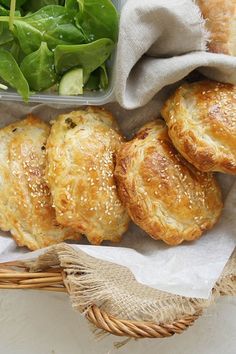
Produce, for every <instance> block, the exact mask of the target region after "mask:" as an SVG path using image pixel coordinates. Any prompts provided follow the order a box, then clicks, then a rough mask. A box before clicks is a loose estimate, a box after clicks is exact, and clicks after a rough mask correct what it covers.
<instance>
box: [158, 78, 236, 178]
mask: <svg viewBox="0 0 236 354" xmlns="http://www.w3.org/2000/svg"><path fill="white" fill-rule="evenodd" d="M161 113H162V116H163V117H164V119H165V121H166V123H167V126H168V133H169V136H170V138H171V140H172V142H173V144H174V145H175V147H176V149H177V150H178V151H179V152H180V153H181V154H182V155H183V156H184V157H185V158H186V159H187V160H188V161H189V162H190V163H192V164H193V165H194V166H195V167H196V168H198V169H199V170H200V171H205V172H208V171H219V172H224V173H228V174H233V175H236V86H233V85H229V84H222V83H218V82H215V81H208V80H206V81H200V82H195V83H190V84H184V85H182V86H180V87H179V88H178V89H177V90H176V91H175V93H174V94H173V95H172V96H171V97H170V98H169V99H168V100H167V102H166V103H165V105H164V107H163V109H162V112H161Z"/></svg>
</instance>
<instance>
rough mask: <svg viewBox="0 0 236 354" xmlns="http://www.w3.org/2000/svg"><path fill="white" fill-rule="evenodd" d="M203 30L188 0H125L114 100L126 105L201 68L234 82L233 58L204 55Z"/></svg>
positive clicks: (235, 64) (144, 99)
mask: <svg viewBox="0 0 236 354" xmlns="http://www.w3.org/2000/svg"><path fill="white" fill-rule="evenodd" d="M207 38H208V33H207V32H206V30H205V28H204V21H203V19H202V17H201V14H200V10H199V8H198V6H197V5H196V4H195V3H194V2H193V1H191V0H146V1H145V0H128V1H127V2H126V4H125V5H124V8H123V11H122V14H121V20H120V37H119V43H118V56H117V67H116V77H117V87H116V98H117V101H118V102H119V103H120V105H121V106H122V107H124V108H126V109H133V108H137V107H141V106H143V105H145V104H146V103H148V102H149V101H150V100H151V99H152V98H153V96H154V95H155V94H156V93H158V92H159V91H160V90H161V89H162V88H163V87H165V86H168V85H171V84H173V83H175V82H177V81H179V80H181V79H183V78H184V77H185V76H186V75H188V74H189V73H190V72H192V71H193V70H194V69H197V68H200V70H201V71H202V72H203V73H204V74H205V75H206V76H208V77H209V78H211V79H215V80H218V81H223V82H228V83H233V84H236V58H233V57H230V56H227V55H223V54H222V55H220V54H212V53H206V52H205V49H206V43H207Z"/></svg>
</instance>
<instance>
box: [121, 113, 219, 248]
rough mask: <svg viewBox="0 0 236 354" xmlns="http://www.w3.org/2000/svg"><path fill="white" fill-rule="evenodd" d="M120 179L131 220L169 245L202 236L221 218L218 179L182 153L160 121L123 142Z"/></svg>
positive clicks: (123, 198)
mask: <svg viewBox="0 0 236 354" xmlns="http://www.w3.org/2000/svg"><path fill="white" fill-rule="evenodd" d="M115 177H116V180H117V185H118V192H119V196H120V198H121V200H122V201H123V203H124V205H125V206H126V208H127V210H128V213H129V215H130V217H131V219H132V220H133V221H134V222H135V223H136V224H137V225H138V226H140V227H141V228H142V229H143V230H145V231H146V232H147V233H148V234H149V235H150V236H151V237H153V238H154V239H159V238H160V239H162V240H163V241H164V242H165V243H167V244H169V245H177V244H180V243H181V242H183V241H184V240H186V241H192V240H195V239H197V238H199V237H200V236H201V235H202V233H203V231H205V230H208V229H210V228H212V226H213V225H214V224H215V223H216V221H217V220H218V218H219V216H220V213H221V210H222V202H221V192H220V189H219V186H218V184H217V183H216V181H215V179H214V177H213V176H212V175H211V174H205V173H201V172H199V171H197V170H196V169H195V168H194V167H193V166H191V165H189V164H188V163H187V161H185V160H184V159H183V158H182V156H181V155H179V154H178V152H177V151H176V150H175V148H174V146H173V145H172V143H171V141H170V139H169V137H168V134H167V129H166V127H165V125H164V123H163V121H161V120H158V121H157V122H152V123H148V124H147V125H145V126H144V127H143V128H142V129H141V130H140V132H139V133H138V134H137V136H136V138H135V139H133V140H132V141H130V142H128V143H124V144H123V145H122V148H121V149H120V151H119V153H118V155H117V164H116V169H115Z"/></svg>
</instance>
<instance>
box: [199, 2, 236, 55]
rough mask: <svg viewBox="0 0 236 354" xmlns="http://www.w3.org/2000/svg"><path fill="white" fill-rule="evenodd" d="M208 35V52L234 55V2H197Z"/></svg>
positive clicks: (235, 18) (235, 40)
mask: <svg viewBox="0 0 236 354" xmlns="http://www.w3.org/2000/svg"><path fill="white" fill-rule="evenodd" d="M198 5H199V7H200V9H201V12H202V14H203V17H204V18H205V19H206V27H207V29H208V31H209V33H210V41H209V50H210V51H211V52H213V53H223V54H228V55H234V56H235V55H236V0H198Z"/></svg>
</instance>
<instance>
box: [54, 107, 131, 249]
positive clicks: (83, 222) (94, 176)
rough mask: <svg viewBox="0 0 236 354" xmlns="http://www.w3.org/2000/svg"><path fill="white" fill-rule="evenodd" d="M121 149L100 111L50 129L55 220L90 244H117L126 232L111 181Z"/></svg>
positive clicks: (72, 116)
mask: <svg viewBox="0 0 236 354" xmlns="http://www.w3.org/2000/svg"><path fill="white" fill-rule="evenodd" d="M121 143H122V137H121V135H120V134H119V132H118V129H117V125H116V122H115V120H114V118H113V117H112V115H111V114H110V113H108V112H106V111H105V110H104V109H99V108H95V107H94V108H87V109H86V110H78V111H75V112H71V113H68V114H64V115H60V116H59V117H58V118H57V119H56V120H55V122H54V123H53V125H52V129H51V134H50V136H49V139H48V143H47V156H48V169H47V178H48V183H49V186H50V189H51V192H52V197H53V203H54V205H55V209H56V215H57V220H58V222H59V223H60V224H63V225H65V226H70V227H73V228H74V229H75V230H78V231H79V232H81V233H82V234H85V235H86V236H87V238H88V240H89V241H90V242H91V243H92V244H100V243H101V242H102V241H103V240H110V241H113V242H118V241H120V239H121V235H122V234H123V233H124V232H125V231H126V230H127V228H128V222H129V217H128V214H127V212H126V210H125V208H124V207H123V205H122V204H121V202H120V200H119V198H118V195H117V189H116V185H115V182H114V176H113V172H114V165H115V154H116V152H117V150H118V149H119V147H120V145H121Z"/></svg>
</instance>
